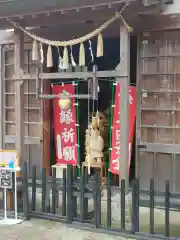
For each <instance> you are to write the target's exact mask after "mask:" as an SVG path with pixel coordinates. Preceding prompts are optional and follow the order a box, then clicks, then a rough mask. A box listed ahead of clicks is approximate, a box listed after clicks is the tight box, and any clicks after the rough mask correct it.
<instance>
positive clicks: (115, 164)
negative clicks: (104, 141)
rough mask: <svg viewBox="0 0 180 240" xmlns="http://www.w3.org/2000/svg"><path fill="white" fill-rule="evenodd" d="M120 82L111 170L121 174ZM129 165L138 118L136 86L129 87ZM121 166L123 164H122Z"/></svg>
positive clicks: (115, 108) (116, 96)
mask: <svg viewBox="0 0 180 240" xmlns="http://www.w3.org/2000/svg"><path fill="white" fill-rule="evenodd" d="M119 96H120V84H117V85H116V91H115V101H114V105H115V107H114V116H113V129H112V150H111V158H110V172H112V173H114V174H119V159H120V112H119V109H120V100H119ZM129 104H130V105H129V166H130V162H131V154H132V141H133V134H134V127H135V118H136V87H134V86H130V87H129ZM120 168H121V166H120Z"/></svg>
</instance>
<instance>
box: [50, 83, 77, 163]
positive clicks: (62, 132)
mask: <svg viewBox="0 0 180 240" xmlns="http://www.w3.org/2000/svg"><path fill="white" fill-rule="evenodd" d="M52 94H55V95H58V94H70V95H74V94H75V86H74V85H73V84H64V85H53V87H52ZM61 102H63V101H61V100H60V98H54V99H53V110H54V133H55V134H54V135H55V145H56V164H71V165H73V166H76V165H78V144H77V131H76V106H75V99H74V98H71V99H70V98H69V102H70V103H71V104H69V106H68V105H67V106H66V107H63V105H62V106H61ZM67 104H68V102H67ZM64 106H65V105H64Z"/></svg>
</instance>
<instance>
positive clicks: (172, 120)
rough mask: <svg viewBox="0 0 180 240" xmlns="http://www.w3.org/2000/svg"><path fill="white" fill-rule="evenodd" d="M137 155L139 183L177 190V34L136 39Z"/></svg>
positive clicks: (179, 151)
mask: <svg viewBox="0 0 180 240" xmlns="http://www.w3.org/2000/svg"><path fill="white" fill-rule="evenodd" d="M138 48H139V51H138V54H139V56H138V62H139V66H138V72H139V74H138V80H137V81H138V82H137V89H138V91H137V97H138V105H137V134H136V135H137V159H136V168H137V169H136V172H137V175H138V176H139V177H140V180H141V181H140V187H141V188H142V189H147V188H149V179H150V178H154V179H155V185H156V189H157V190H159V191H163V190H164V181H165V180H170V186H171V191H173V192H178V191H180V177H179V169H180V35H179V33H178V31H167V32H165V31H161V32H154V33H148V34H146V35H144V36H142V38H140V39H139V44H138Z"/></svg>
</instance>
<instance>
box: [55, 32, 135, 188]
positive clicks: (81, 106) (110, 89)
mask: <svg viewBox="0 0 180 240" xmlns="http://www.w3.org/2000/svg"><path fill="white" fill-rule="evenodd" d="M130 43H131V51H130V57H131V59H132V60H131V65H130V75H131V81H130V85H131V86H135V84H136V57H137V38H136V37H134V36H133V37H131V38H130ZM104 45H105V49H106V52H107V53H106V55H105V56H104V57H103V58H102V59H98V60H97V62H96V64H97V68H98V69H100V70H106V69H110V68H113V69H114V68H115V67H116V66H117V65H118V62H119V54H118V52H119V50H120V46H119V38H114V39H113V38H111V39H104ZM55 57H56V58H57V56H56V55H55ZM75 57H76V56H75ZM57 60H58V58H57ZM54 62H55V61H54ZM88 63H89V64H87V65H88V68H89V70H91V69H92V65H91V61H90V59H89V61H88ZM78 70H79V69H78V67H76V68H75V71H78ZM56 71H58V69H56ZM84 71H87V67H86V68H84ZM66 83H67V84H71V83H73V81H72V80H64V81H63V79H58V80H52V81H51V84H52V85H54V86H59V87H60V88H61V87H62V85H63V84H66ZM115 83H116V79H115V78H106V77H105V78H101V79H99V81H98V88H99V89H98V99H97V100H95V101H93V100H92V99H81V98H80V99H78V100H77V102H78V115H79V116H77V118H76V121H77V122H78V124H79V126H80V128H79V142H78V144H79V146H80V153H79V154H80V160H79V161H80V162H79V165H81V164H82V163H83V162H84V161H85V158H86V148H87V146H86V137H87V136H86V131H87V128H88V123H91V121H92V116H95V115H96V113H97V112H98V113H99V115H100V119H101V121H102V122H104V125H103V132H102V133H101V134H102V135H103V139H104V149H103V161H105V162H106V164H107V166H109V163H110V155H109V149H110V148H111V135H110V132H111V128H112V119H113V104H114V97H115V95H114V94H115ZM76 84H77V85H76V91H75V92H76V94H79V95H80V96H81V95H83V94H89V93H90V89H89V88H90V84H89V83H88V81H87V80H86V79H82V80H77V81H76ZM51 104H52V106H51V113H50V115H51V143H50V146H51V147H50V149H51V153H50V154H51V161H50V166H52V165H55V164H56V146H55V133H54V128H53V126H54V111H55V110H54V109H53V100H52V101H51ZM92 113H93V114H92ZM56 114H58V112H57V113H56ZM56 114H55V115H56ZM134 134H135V132H134V133H133V148H132V149H133V150H132V156H131V165H130V176H129V178H130V181H131V180H132V179H133V178H134V177H135V135H134ZM93 173H94V169H91V172H90V175H91V176H92V175H93ZM106 175H108V173H107V174H106ZM113 183H114V184H115V183H118V178H114V181H113Z"/></svg>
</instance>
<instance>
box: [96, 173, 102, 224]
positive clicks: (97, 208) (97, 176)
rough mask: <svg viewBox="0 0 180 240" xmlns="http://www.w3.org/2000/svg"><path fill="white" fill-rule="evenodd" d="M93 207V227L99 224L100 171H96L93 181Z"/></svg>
mask: <svg viewBox="0 0 180 240" xmlns="http://www.w3.org/2000/svg"><path fill="white" fill-rule="evenodd" d="M94 184H95V204H94V206H95V208H94V213H95V214H94V221H95V227H96V228H99V227H100V226H101V179H100V172H99V171H97V172H96V181H95V183H94Z"/></svg>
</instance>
